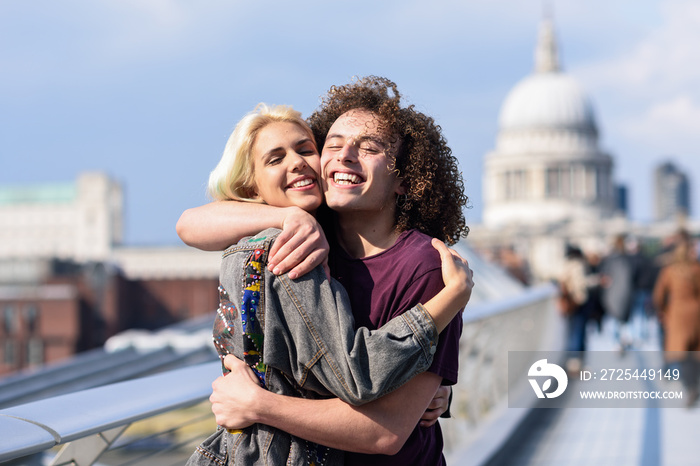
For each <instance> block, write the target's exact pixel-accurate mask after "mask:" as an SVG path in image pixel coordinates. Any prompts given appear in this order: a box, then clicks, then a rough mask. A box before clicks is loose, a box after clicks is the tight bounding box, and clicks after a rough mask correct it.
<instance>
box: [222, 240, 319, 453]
mask: <svg viewBox="0 0 700 466" xmlns="http://www.w3.org/2000/svg"><path fill="white" fill-rule="evenodd" d="M267 239H268V238H267V237H261V238H255V239H251V240H249V242H259V241H264V240H267ZM240 251H241V248H237V247H235V248H231V249H228V250H226V251H225V252H224V257H226V256H227V255H228V254H232V253H234V252H240ZM266 262H267V250H266V249H264V248H255V249H253V251H252V252H251V253H250V256H249V257H248V259H247V260H246V262H245V266H244V273H243V286H242V290H243V292H242V296H241V304H240V307H241V312H240V319H241V324H242V328H243V335H242V337H243V358H244V361H245V363H246V364H247V365H248V367H250V368H251V369H252V370H253V372H254V373H255V375H256V376H257V377H258V379H259V380H260V385H261V386H263V387H265V388H267V385H266V383H265V372H266V369H267V366H266V365H265V363H264V362H263V342H264V333H263V332H264V330H263V328H262V326H263V325H264V308H263V306H261V302H262V299H261V296H262V294H261V291H262V290H263V289H264V286H265V285H264V266H265V263H266ZM216 313H217V317H216V319H215V321H214V331H213V339H214V345H215V346H216V349H217V352H218V353H219V354H220V355H221V358H222V367H223V358H224V356H226V355H227V354H234V344H233V338H234V337H235V335H234V333H235V326H234V320H235V319H238V318H239V315H238V311H237V308H236V305H235V304H234V303H233V302H232V301H231V299H230V297H229V294H228V292H227V291H226V289H225V288H224V287H223V285H221V284H219V307H218V309H217V311H216ZM223 372H224V374H226V373H228V372H229V370H228V369H226V368H225V367H223ZM242 432H243V431H242V430H229V433H231V434H238V433H242ZM305 443H306V460H307V463H308V465H309V466H322V465H324V464H325V463H326V460H327V458H328V452H329V448H328V447H326V446H324V445H319V444H316V443H314V442H310V441H308V440H307V441H305Z"/></svg>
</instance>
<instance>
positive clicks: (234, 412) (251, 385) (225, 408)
mask: <svg viewBox="0 0 700 466" xmlns="http://www.w3.org/2000/svg"><path fill="white" fill-rule="evenodd" d="M224 366H226V368H227V369H228V370H230V371H231V372H229V373H228V374H226V375H222V376H220V377H218V378H217V379H216V380H214V382H213V383H212V384H211V386H212V388H213V392H212V394H211V396H210V397H209V401H211V411H212V412H213V413H214V416H215V417H216V424H217V425H219V426H222V427H225V428H227V429H243V428H245V427H248V426H250V425H252V424H255V422H257V420H256V417H255V411H254V409H253V408H254V407H255V406H256V403H257V402H258V400H259V396H258V395H259V394H260V392H261V391H262V392H264V391H265V389H264V388H262V387H261V386H260V381H259V380H258V378H257V377H256V376H255V374H254V373H253V371H252V370H250V368H249V367H248V366H247V365H246V363H244V362H243V361H241V360H240V359H238V358H237V357H235V356H233V355H231V354H229V355H227V356H226V358H224Z"/></svg>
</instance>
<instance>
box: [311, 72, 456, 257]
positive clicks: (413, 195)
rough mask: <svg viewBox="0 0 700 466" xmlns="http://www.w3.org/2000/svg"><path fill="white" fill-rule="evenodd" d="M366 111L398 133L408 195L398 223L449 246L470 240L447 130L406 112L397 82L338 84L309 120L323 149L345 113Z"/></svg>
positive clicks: (397, 164) (396, 161)
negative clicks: (334, 125)
mask: <svg viewBox="0 0 700 466" xmlns="http://www.w3.org/2000/svg"><path fill="white" fill-rule="evenodd" d="M355 109H362V110H367V111H370V112H372V113H373V114H375V115H376V116H378V120H379V122H380V130H381V131H382V132H384V133H385V134H389V135H394V137H395V139H394V140H393V141H392V144H394V143H397V144H398V151H391V150H388V151H387V153H392V152H393V153H395V154H396V156H395V157H393V160H391V164H392V167H393V168H394V169H395V170H396V171H397V174H398V175H399V176H400V177H402V178H403V185H404V186H405V187H406V195H405V196H403V195H402V196H400V197H399V198H398V200H397V209H396V218H395V222H394V223H395V225H396V229H397V230H398V231H400V232H401V231H405V230H409V229H411V228H415V229H417V230H419V231H421V232H423V233H425V234H427V235H430V236H434V237H436V238H439V239H441V240H442V241H444V242H446V243H448V244H454V243H456V242H457V241H458V240H459V238H460V237H462V236H467V234H468V233H469V227H468V226H467V225H466V222H465V219H464V212H463V210H462V209H463V208H464V207H466V206H467V203H468V202H469V199H468V198H467V196H466V195H465V194H464V183H463V181H462V174H461V173H460V171H459V169H458V167H457V159H456V158H455V157H454V156H453V155H452V150H451V149H450V148H449V147H448V145H447V141H446V140H445V138H444V137H443V135H442V128H440V126H438V125H437V124H436V123H435V121H434V120H433V119H432V118H431V117H429V116H427V115H424V114H423V113H420V112H418V111H417V110H416V109H415V108H414V106H413V105H410V106H408V107H405V108H402V106H401V94H400V93H399V91H398V89H397V88H396V84H395V83H393V82H392V81H390V80H388V79H386V78H382V77H377V76H367V77H364V78H358V79H356V80H354V81H353V82H351V83H350V84H346V85H344V86H333V87H331V89H330V90H329V91H328V93H327V95H326V96H325V97H324V99H323V100H322V102H321V106H320V108H319V109H318V110H316V111H315V112H314V113H313V114H312V115H311V116H310V117H309V118H308V122H309V125H310V126H311V129H312V130H313V132H314V136H315V138H316V143H317V144H318V147H319V149H321V148H322V147H323V146H324V143H325V140H326V134H328V131H329V130H330V128H331V126H332V125H333V123H335V120H337V119H338V117H340V116H341V115H343V114H344V113H346V112H348V111H350V110H355Z"/></svg>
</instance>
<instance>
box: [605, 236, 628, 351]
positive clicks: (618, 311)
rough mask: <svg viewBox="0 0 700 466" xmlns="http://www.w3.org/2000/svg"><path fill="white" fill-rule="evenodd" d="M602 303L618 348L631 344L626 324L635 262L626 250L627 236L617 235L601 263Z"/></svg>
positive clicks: (623, 349)
mask: <svg viewBox="0 0 700 466" xmlns="http://www.w3.org/2000/svg"><path fill="white" fill-rule="evenodd" d="M600 271H601V283H602V286H603V287H602V296H601V298H602V302H603V307H604V308H605V313H606V314H607V315H608V316H610V318H611V323H612V326H613V338H614V339H615V343H616V345H617V350H618V351H625V350H626V349H627V348H629V347H630V343H631V341H630V340H631V339H630V337H629V336H628V335H627V334H626V333H627V329H626V328H625V324H626V323H627V321H628V320H629V316H630V311H631V309H632V272H633V270H632V262H631V260H630V257H629V256H628V255H627V253H626V251H625V235H617V236H616V237H615V239H614V242H613V247H612V251H611V252H610V253H609V254H608V255H607V256H606V257H605V258H604V259H603V262H602V264H601V270H600Z"/></svg>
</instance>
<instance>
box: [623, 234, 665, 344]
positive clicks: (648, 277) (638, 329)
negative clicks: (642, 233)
mask: <svg viewBox="0 0 700 466" xmlns="http://www.w3.org/2000/svg"><path fill="white" fill-rule="evenodd" d="M627 250H628V254H629V258H630V263H631V265H632V308H631V312H630V318H629V329H630V336H631V338H632V344H633V345H634V346H635V348H637V349H641V348H643V347H644V345H645V344H646V343H647V341H648V339H649V327H650V325H651V321H652V319H653V318H654V317H655V313H654V312H653V306H652V303H651V293H652V291H653V289H654V283H655V282H656V277H657V276H658V274H659V267H658V266H657V265H656V263H655V261H654V259H653V258H652V257H650V256H648V255H647V254H645V253H644V251H643V250H642V248H641V245H640V244H639V241H637V240H636V239H632V240H630V241H629V242H628V243H627Z"/></svg>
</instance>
